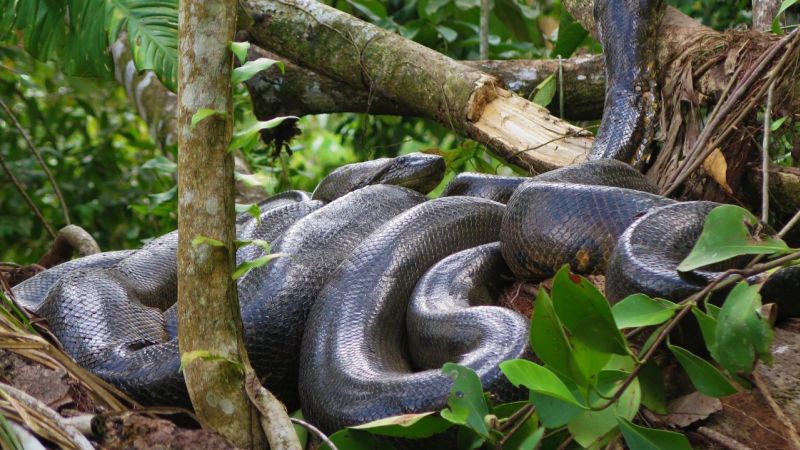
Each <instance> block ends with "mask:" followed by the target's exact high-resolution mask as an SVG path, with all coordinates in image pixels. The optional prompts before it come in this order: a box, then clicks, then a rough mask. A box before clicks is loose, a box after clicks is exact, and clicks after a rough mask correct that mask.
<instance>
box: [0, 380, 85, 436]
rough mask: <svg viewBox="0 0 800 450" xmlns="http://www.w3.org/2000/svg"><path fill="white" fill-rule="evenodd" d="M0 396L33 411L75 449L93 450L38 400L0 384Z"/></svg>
mask: <svg viewBox="0 0 800 450" xmlns="http://www.w3.org/2000/svg"><path fill="white" fill-rule="evenodd" d="M0 395H2V396H3V397H5V398H6V399H7V400H9V401H10V402H11V403H12V404H14V403H18V404H20V405H23V406H24V407H25V408H28V409H29V410H32V411H35V412H36V413H37V414H39V415H41V416H42V417H44V418H46V419H47V420H48V421H50V424H51V425H54V426H55V427H57V428H58V429H59V430H60V431H61V432H62V433H63V434H64V437H66V438H68V439H69V440H70V443H71V444H73V445H74V446H75V447H76V448H79V449H81V450H93V449H94V447H93V446H92V444H91V443H90V442H89V441H88V440H87V439H86V438H85V437H84V436H83V435H82V434H81V433H80V432H79V431H78V430H76V429H75V428H74V427H72V426H71V425H67V424H65V423H64V418H63V417H61V415H60V414H58V413H57V412H55V411H53V410H52V409H51V408H50V407H49V406H47V405H45V404H44V403H42V402H41V401H40V400H38V399H36V398H34V397H32V396H31V395H29V394H28V393H26V392H23V391H21V390H19V389H17V388H15V387H13V386H9V385H7V384H5V383H0ZM19 412H20V415H24V412H23V411H19Z"/></svg>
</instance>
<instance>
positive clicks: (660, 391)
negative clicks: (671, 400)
mask: <svg viewBox="0 0 800 450" xmlns="http://www.w3.org/2000/svg"><path fill="white" fill-rule="evenodd" d="M662 374H663V371H662V370H661V368H660V367H658V364H656V362H655V361H653V360H652V359H651V360H650V361H647V363H646V364H645V365H644V366H643V367H642V369H641V370H640V371H639V376H638V379H639V385H640V386H641V387H642V404H643V405H644V406H646V407H647V409H649V410H650V411H653V412H654V413H656V414H666V413H667V397H666V394H665V393H664V379H663V376H662Z"/></svg>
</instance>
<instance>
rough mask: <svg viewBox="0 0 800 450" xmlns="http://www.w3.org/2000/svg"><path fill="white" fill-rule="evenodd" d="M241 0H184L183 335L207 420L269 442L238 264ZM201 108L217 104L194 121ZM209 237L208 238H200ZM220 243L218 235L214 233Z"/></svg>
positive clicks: (248, 441) (243, 442)
mask: <svg viewBox="0 0 800 450" xmlns="http://www.w3.org/2000/svg"><path fill="white" fill-rule="evenodd" d="M235 26H236V1H235V0H208V1H203V0H184V1H182V2H181V3H180V12H179V37H180V40H179V49H178V51H179V66H178V103H177V104H178V147H179V152H178V229H179V241H178V342H179V344H180V351H181V359H182V360H184V358H189V357H190V356H189V355H192V354H197V353H192V352H204V353H205V355H210V357H196V358H194V359H191V362H188V364H186V365H185V367H184V369H183V372H184V378H185V379H186V386H187V388H188V391H189V396H190V398H191V400H192V405H193V406H194V410H195V412H196V413H197V416H198V417H199V418H200V421H201V423H202V424H203V425H204V426H207V427H209V428H211V429H213V430H215V431H217V432H219V433H220V434H222V435H223V436H224V437H225V438H227V439H228V440H230V441H231V442H233V443H234V444H235V445H237V446H239V447H246V448H254V447H256V446H260V445H263V434H262V433H261V430H260V427H259V422H258V413H257V411H256V409H255V408H254V407H253V406H252V404H251V403H250V401H249V399H248V397H247V394H246V391H245V384H244V383H245V368H247V367H249V364H250V363H249V360H248V357H247V352H246V351H245V347H244V341H243V339H242V322H241V317H240V316H239V301H238V298H237V292H236V285H235V284H234V281H233V280H232V279H231V272H232V271H233V269H234V239H235V228H234V189H233V186H234V180H233V157H232V155H231V153H230V152H228V151H227V147H228V143H229V142H230V139H231V133H232V114H233V107H232V100H231V84H230V80H231V71H232V69H233V56H232V54H231V52H230V51H229V50H228V44H229V43H230V42H231V41H232V40H233V37H234V33H235V31H236V30H235ZM201 108H208V109H212V110H214V111H217V112H218V114H216V115H212V116H210V117H208V118H206V119H205V120H203V121H201V122H199V123H197V125H196V126H195V127H194V128H192V126H191V119H192V116H193V115H194V114H195V113H196V112H197V111H198V110H200V109H201ZM200 237H205V238H207V239H209V240H208V241H206V242H197V241H196V239H197V238H200ZM210 239H213V240H214V241H213V242H216V243H217V244H215V245H212V241H210Z"/></svg>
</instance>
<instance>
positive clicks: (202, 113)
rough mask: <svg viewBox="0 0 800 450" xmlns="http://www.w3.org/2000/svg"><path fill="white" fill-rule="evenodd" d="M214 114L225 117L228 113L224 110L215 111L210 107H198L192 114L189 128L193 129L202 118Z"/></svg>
mask: <svg viewBox="0 0 800 450" xmlns="http://www.w3.org/2000/svg"><path fill="white" fill-rule="evenodd" d="M214 115H217V116H220V117H225V116H227V115H228V114H227V113H226V112H224V111H217V110H215V109H211V108H200V109H198V110H197V112H196V113H194V114H193V115H192V123H191V124H190V125H189V129H191V130H194V127H196V126H197V124H198V123H200V122H202V121H203V119H206V118H208V117H211V116H214Z"/></svg>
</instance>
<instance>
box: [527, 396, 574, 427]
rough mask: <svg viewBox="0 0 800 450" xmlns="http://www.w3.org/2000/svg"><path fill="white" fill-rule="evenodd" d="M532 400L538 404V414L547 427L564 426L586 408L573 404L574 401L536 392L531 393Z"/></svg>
mask: <svg viewBox="0 0 800 450" xmlns="http://www.w3.org/2000/svg"><path fill="white" fill-rule="evenodd" d="M530 402H531V403H533V404H534V405H536V414H537V415H538V416H539V420H540V421H541V422H542V425H544V426H546V427H547V428H559V427H563V426H564V425H566V424H568V423H569V422H570V421H571V420H572V419H574V418H576V417H578V416H579V415H581V413H582V412H583V411H584V408H578V407H577V406H573V405H572V403H567V402H563V401H561V400H559V399H557V398H555V397H550V396H548V395H543V394H538V393H536V392H531V393H530Z"/></svg>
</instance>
